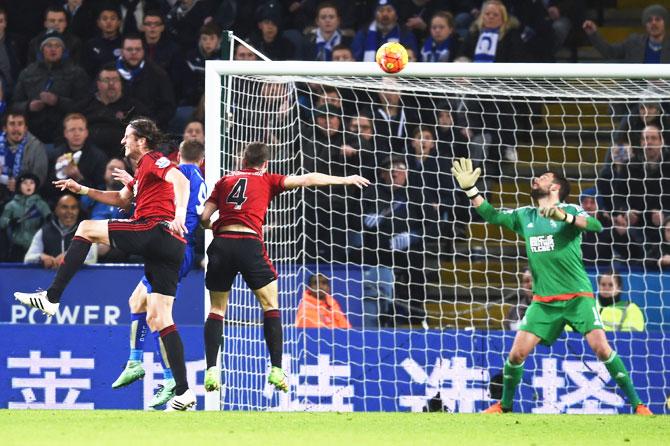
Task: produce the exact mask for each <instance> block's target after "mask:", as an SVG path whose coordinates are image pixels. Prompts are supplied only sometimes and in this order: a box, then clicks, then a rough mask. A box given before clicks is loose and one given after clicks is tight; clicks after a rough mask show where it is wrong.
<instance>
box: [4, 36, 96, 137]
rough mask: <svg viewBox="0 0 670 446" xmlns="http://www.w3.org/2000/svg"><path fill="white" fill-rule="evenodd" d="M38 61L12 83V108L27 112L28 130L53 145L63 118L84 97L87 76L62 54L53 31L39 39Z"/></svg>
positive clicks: (61, 44) (59, 39)
mask: <svg viewBox="0 0 670 446" xmlns="http://www.w3.org/2000/svg"><path fill="white" fill-rule="evenodd" d="M39 48H40V51H41V54H42V58H40V60H38V61H35V62H33V63H31V64H30V65H28V66H27V67H26V68H25V69H24V70H23V71H21V73H20V74H19V78H18V80H17V82H16V89H15V91H14V106H15V107H17V108H21V109H23V110H28V113H29V114H28V122H29V123H30V128H31V129H32V131H33V132H34V133H35V136H37V137H38V138H39V139H40V140H41V141H42V142H44V143H45V144H53V143H54V142H55V141H56V139H57V138H58V137H59V136H60V135H61V132H60V129H61V125H62V123H63V117H64V116H65V115H66V114H67V113H69V112H71V111H73V105H74V104H75V103H76V102H77V101H80V100H82V99H83V98H84V97H86V94H87V91H86V86H88V82H89V79H88V76H87V75H86V72H85V71H84V70H83V69H82V68H81V67H80V66H79V65H77V64H76V63H74V62H73V61H72V60H70V59H69V58H68V57H67V55H66V54H65V42H64V40H63V36H62V35H61V34H60V33H58V32H57V31H50V32H48V33H45V34H43V35H42V40H41V42H40V47H39Z"/></svg>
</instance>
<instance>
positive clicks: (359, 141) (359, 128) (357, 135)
mask: <svg viewBox="0 0 670 446" xmlns="http://www.w3.org/2000/svg"><path fill="white" fill-rule="evenodd" d="M345 146H348V148H347V147H343V150H346V151H356V152H357V156H358V157H359V159H360V166H361V173H360V175H362V176H364V177H365V178H367V179H368V180H370V181H375V169H376V167H377V165H378V164H377V161H376V160H375V153H376V150H377V143H376V142H375V134H374V129H373V126H372V118H370V116H368V115H366V114H363V113H360V114H356V115H354V116H352V117H351V118H350V120H349V125H348V128H347V132H346V133H345Z"/></svg>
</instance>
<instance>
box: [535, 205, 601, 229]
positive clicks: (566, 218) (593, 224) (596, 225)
mask: <svg viewBox="0 0 670 446" xmlns="http://www.w3.org/2000/svg"><path fill="white" fill-rule="evenodd" d="M540 215H541V216H543V217H546V218H550V219H552V220H556V221H562V222H565V223H567V224H570V225H574V226H576V227H578V228H580V229H584V230H585V231H590V232H600V231H602V229H603V225H602V223H600V221H599V220H598V219H597V218H594V217H591V216H588V217H584V216H581V215H572V214H570V213H568V212H565V211H564V210H563V209H560V208H559V207H557V206H546V207H541V208H540Z"/></svg>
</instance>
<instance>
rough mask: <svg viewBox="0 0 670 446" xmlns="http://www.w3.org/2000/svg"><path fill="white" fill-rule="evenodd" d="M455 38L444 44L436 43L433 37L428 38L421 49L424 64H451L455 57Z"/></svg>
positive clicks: (445, 41)
mask: <svg viewBox="0 0 670 446" xmlns="http://www.w3.org/2000/svg"><path fill="white" fill-rule="evenodd" d="M454 42H455V40H454V37H453V35H452V36H449V37H447V38H446V39H445V40H444V41H443V42H442V43H440V44H438V43H436V42H435V41H434V40H433V38H432V37H428V38H427V39H426V42H425V43H424V44H423V48H421V61H422V62H449V61H451V60H452V59H453V58H454V57H453V56H454V54H453V47H454Z"/></svg>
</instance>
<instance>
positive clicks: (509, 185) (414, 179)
mask: <svg viewBox="0 0 670 446" xmlns="http://www.w3.org/2000/svg"><path fill="white" fill-rule="evenodd" d="M669 73H670V71H668V70H665V69H659V68H658V67H645V66H632V65H563V64H552V65H534V66H521V65H508V64H491V65H486V64H410V66H408V67H407V68H406V69H405V70H404V71H403V72H402V73H400V75H395V76H388V75H384V74H383V73H382V72H381V70H379V69H378V67H376V66H375V65H374V64H368V63H312V62H267V61H264V62H215V63H210V62H208V63H207V77H206V83H207V90H206V111H207V114H206V119H207V121H206V142H207V143H206V146H207V153H206V156H207V182H208V184H209V185H210V186H211V185H213V184H214V182H215V181H216V180H217V179H218V178H219V177H220V176H221V175H223V174H224V173H225V172H226V171H229V170H233V169H237V168H239V165H240V154H241V151H242V150H243V149H244V147H245V146H246V145H247V144H248V143H250V142H252V141H262V142H265V143H267V144H268V145H269V147H270V148H271V153H272V160H271V162H270V168H269V170H270V171H272V172H276V173H282V174H302V173H306V172H314V171H316V172H321V173H325V174H330V175H353V174H357V175H362V176H365V177H367V178H368V179H370V180H371V182H372V184H371V185H370V186H369V187H368V188H366V189H365V190H363V191H360V190H358V189H356V188H345V187H327V188H320V189H310V190H296V191H292V192H289V193H285V194H282V195H281V196H280V197H279V198H278V199H276V200H275V201H274V202H273V204H272V206H271V208H270V211H269V213H268V218H267V222H266V232H265V243H266V246H267V248H268V252H269V255H270V258H271V260H272V261H273V263H274V265H275V267H276V268H277V271H278V273H279V276H280V279H279V290H280V299H279V302H280V307H281V316H282V322H283V326H284V368H285V370H286V371H287V372H288V374H289V378H290V383H291V388H290V390H289V392H288V393H286V394H278V393H277V392H274V391H273V389H271V388H270V387H269V386H268V385H267V383H266V376H267V372H268V368H269V355H268V353H267V350H266V347H265V344H264V340H263V333H262V311H261V309H260V306H259V305H258V303H257V302H256V301H255V299H254V297H253V294H252V293H251V292H250V291H249V290H248V288H247V287H246V285H245V284H244V283H243V282H242V281H241V279H239V281H238V282H236V283H235V286H234V288H233V292H232V294H231V299H230V305H229V309H228V314H227V315H226V319H225V321H226V322H225V330H224V341H223V349H222V350H223V351H222V370H223V383H224V385H223V390H222V393H221V407H222V408H224V409H236V410H248V409H251V410H294V411H295V410H298V411H325V410H333V411H352V410H355V411H377V410H383V411H437V410H445V411H451V412H476V411H479V410H481V409H483V408H485V407H487V406H488V405H490V404H491V403H492V401H493V400H495V399H499V398H500V394H501V392H502V385H501V383H502V374H501V372H502V366H503V362H504V360H505V358H506V355H507V353H508V352H509V350H510V348H511V344H512V341H513V339H514V336H515V334H516V329H517V327H518V324H519V322H520V319H521V318H522V317H523V313H524V312H525V308H526V307H527V305H528V304H529V302H530V296H531V292H530V288H531V287H532V278H531V277H530V275H529V274H527V273H524V271H525V270H524V268H526V266H527V258H526V247H525V244H524V241H523V239H522V238H521V237H520V236H517V235H516V234H515V233H513V232H511V231H508V230H506V229H501V228H500V227H497V226H494V225H491V224H486V223H484V222H483V221H482V219H481V218H480V217H479V216H478V215H477V213H476V212H474V211H473V209H472V208H471V206H470V203H469V201H468V200H467V199H466V198H465V196H464V194H463V193H462V192H460V191H459V190H458V189H457V188H456V187H455V183H454V180H453V178H452V175H451V172H450V168H451V166H452V162H453V160H454V159H456V158H460V157H467V158H470V159H472V160H473V163H474V164H475V166H479V167H481V168H482V170H483V172H484V173H483V179H482V180H480V184H479V185H478V186H479V188H480V190H482V191H483V192H484V193H485V195H486V197H487V199H488V200H489V201H490V202H491V203H492V204H493V205H494V206H495V207H497V208H506V209H514V208H518V207H522V206H532V205H533V203H532V200H531V198H530V184H531V179H532V178H534V177H537V176H539V175H541V174H542V173H544V172H546V171H548V170H551V171H553V172H557V173H559V174H561V175H564V176H565V177H566V178H567V179H568V180H569V181H570V183H571V185H572V192H571V195H570V197H569V198H568V199H567V201H568V202H570V203H575V204H581V205H582V206H583V207H584V209H585V211H586V212H588V213H590V214H591V215H593V216H595V217H597V218H599V219H600V220H601V221H602V223H603V225H604V227H605V229H604V231H603V232H602V233H600V234H598V235H594V234H585V235H584V237H583V241H582V247H583V252H584V263H585V266H586V269H587V272H588V273H589V276H590V277H591V279H592V282H593V285H594V291H596V294H597V295H598V300H599V305H601V307H602V309H601V315H602V318H603V323H604V324H605V326H606V327H607V328H608V339H609V340H610V342H611V343H612V345H613V347H614V349H615V350H617V351H618V353H619V354H620V355H621V356H622V357H623V358H624V362H625V363H626V365H627V366H628V368H629V370H630V371H631V374H632V377H633V381H634V383H635V385H636V387H637V388H638V389H639V392H640V396H641V398H642V400H643V401H645V402H647V403H649V404H650V407H651V409H652V410H653V411H654V412H656V413H663V412H664V411H666V410H668V409H666V406H665V400H666V396H665V389H667V386H668V384H669V383H668V382H667V380H668V379H669V378H668V376H670V375H668V370H669V368H670V362H669V361H670V360H669V359H668V355H667V351H668V350H670V342H669V341H668V339H667V338H666V336H665V333H666V331H667V330H668V328H669V327H670V322H668V321H670V311H669V310H668V308H667V306H666V305H664V302H663V301H664V297H665V296H667V289H668V285H669V284H670V280H669V279H668V275H667V273H665V274H664V269H666V270H667V268H668V267H670V266H666V263H667V265H670V260H668V259H670V248H669V247H670V223H669V222H668V221H665V217H667V216H668V215H670V214H669V212H670V209H669V206H670V204H669V201H668V192H669V191H668V190H667V189H666V187H668V186H666V182H670V169H669V168H668V153H667V151H666V149H665V147H664V145H663V144H664V143H663V141H664V140H668V138H667V137H666V133H667V131H668V128H667V126H666V125H665V123H666V115H665V112H664V108H665V106H666V103H667V102H670V84H669V83H668V81H667V80H666V78H667V77H668V74H669ZM669 137H670V136H669ZM668 184H670V183H668ZM664 256H668V257H664ZM664 259H666V260H664ZM612 271H613V272H614V273H616V275H615V276H611V275H609V273H611V272H612ZM600 276H602V278H601V280H602V281H603V282H602V283H601V284H598V278H599V277H600ZM619 278H620V279H621V281H620V286H618V288H620V289H621V293H620V294H618V295H617V294H616V293H614V294H615V295H616V296H617V297H616V299H619V300H618V301H616V302H615V300H616V299H615V298H613V297H610V296H611V295H612V293H608V292H607V290H606V289H605V288H607V287H610V285H611V283H612V282H615V285H618V284H619V282H618V279H619ZM310 279H312V281H313V282H312V284H315V285H314V286H311V285H310ZM565 279H566V280H570V279H569V278H567V277H566V278H565ZM616 287H617V286H615V288H616ZM313 288H314V289H313ZM326 294H328V296H326ZM331 297H332V300H331ZM303 299H304V300H305V303H308V302H312V303H313V305H312V306H308V311H306V312H301V313H300V316H301V317H298V306H299V305H300V302H301V300H303ZM310 299H311V300H310ZM333 301H334V302H335V303H333ZM610 304H612V305H610ZM338 307H339V308H341V310H342V314H343V315H344V318H346V320H345V321H343V318H341V317H338V313H339V312H338V311H337V310H338ZM317 321H318V323H317ZM315 325H316V326H318V325H321V326H322V327H331V328H314V327H315ZM347 327H350V328H347ZM610 329H611V331H610ZM515 410H518V411H523V412H529V413H561V412H567V413H617V412H623V413H627V412H630V410H631V409H630V407H629V406H628V403H627V402H626V401H625V399H624V397H623V394H622V393H621V391H620V390H619V389H618V388H617V387H616V383H615V382H614V380H612V379H610V376H609V374H608V373H607V370H606V369H605V367H604V365H603V364H602V363H600V362H599V361H598V360H597V359H596V357H595V356H594V355H593V354H592V352H591V351H590V349H589V347H588V345H587V344H586V343H585V341H584V339H583V338H582V337H581V336H580V335H579V334H577V333H574V332H571V331H566V332H565V333H562V334H561V335H560V337H559V338H558V341H556V343H555V344H554V345H553V346H552V347H550V348H547V347H542V346H539V347H538V348H537V350H536V352H535V353H534V354H532V355H531V356H530V357H529V358H528V360H527V361H526V363H525V374H524V378H523V381H522V383H521V385H520V387H519V391H518V393H517V397H516V402H515Z"/></svg>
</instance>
